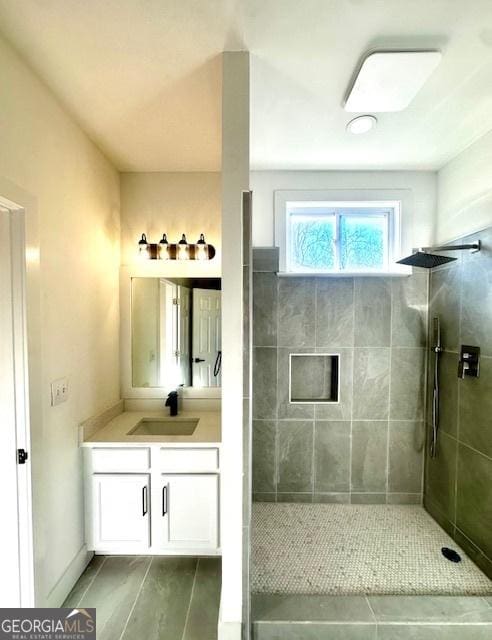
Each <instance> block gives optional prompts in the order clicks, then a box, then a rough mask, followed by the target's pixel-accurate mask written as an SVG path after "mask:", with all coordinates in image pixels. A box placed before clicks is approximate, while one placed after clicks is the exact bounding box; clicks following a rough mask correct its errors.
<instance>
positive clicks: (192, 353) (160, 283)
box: [131, 277, 221, 390]
mask: <svg viewBox="0 0 492 640" xmlns="http://www.w3.org/2000/svg"><path fill="white" fill-rule="evenodd" d="M131 296H132V298H131V330H132V333H131V336H132V384H133V386H134V387H162V388H164V389H167V390H169V389H171V388H176V387H178V386H186V387H188V386H193V387H220V384H221V376H220V364H221V362H220V349H221V346H220V345H221V326H220V324H221V322H220V316H221V311H220V308H221V292H220V280H219V279H213V278H212V279H210V278H203V279H201V278H195V279H190V278H179V279H178V278H177V279H174V278H153V277H149V278H144V277H140V278H132V288H131ZM195 361H196V362H195Z"/></svg>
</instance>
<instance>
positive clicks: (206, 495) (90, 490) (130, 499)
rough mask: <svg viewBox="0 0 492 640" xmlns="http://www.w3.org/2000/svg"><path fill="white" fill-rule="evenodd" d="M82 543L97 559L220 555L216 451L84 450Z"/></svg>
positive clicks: (158, 447)
mask: <svg viewBox="0 0 492 640" xmlns="http://www.w3.org/2000/svg"><path fill="white" fill-rule="evenodd" d="M84 457H85V459H84V469H85V497H86V514H85V515H86V540H87V546H88V549H89V550H93V551H95V552H96V553H99V554H126V553H128V554H139V553H141V554H153V555H166V554H169V555H197V554H200V555H219V554H220V542H219V470H220V467H219V464H220V450H219V446H218V445H217V446H209V445H207V444H203V445H199V444H196V445H193V446H185V445H176V446H174V445H168V444H163V443H152V444H149V445H142V446H139V445H131V446H130V445H128V446H127V445H126V444H123V443H114V444H113V443H107V444H106V443H105V444H104V445H99V444H96V443H91V444H90V445H85V447H84Z"/></svg>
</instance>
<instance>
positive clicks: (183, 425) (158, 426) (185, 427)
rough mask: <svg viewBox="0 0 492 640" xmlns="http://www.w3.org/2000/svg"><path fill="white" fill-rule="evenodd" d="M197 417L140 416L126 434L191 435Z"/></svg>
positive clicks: (196, 422)
mask: <svg viewBox="0 0 492 640" xmlns="http://www.w3.org/2000/svg"><path fill="white" fill-rule="evenodd" d="M198 420H199V419H198V418H174V419H173V420H169V419H166V418H142V420H140V422H139V423H138V424H137V426H136V427H133V429H132V430H131V431H129V432H128V433H127V435H128V436H191V435H192V434H193V433H194V431H195V429H196V426H197V424H198Z"/></svg>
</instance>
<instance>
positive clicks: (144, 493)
mask: <svg viewBox="0 0 492 640" xmlns="http://www.w3.org/2000/svg"><path fill="white" fill-rule="evenodd" d="M147 504H148V503H147V485H145V486H144V487H142V515H143V516H145V515H146V514H147V510H148V506H147Z"/></svg>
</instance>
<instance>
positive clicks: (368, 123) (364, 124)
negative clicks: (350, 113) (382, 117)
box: [347, 115, 378, 135]
mask: <svg viewBox="0 0 492 640" xmlns="http://www.w3.org/2000/svg"><path fill="white" fill-rule="evenodd" d="M377 122H378V120H377V118H376V117H375V116H369V115H366V116H358V117H357V118H354V119H353V120H351V121H350V122H349V123H348V124H347V131H348V132H349V133H353V134H355V135H358V134H359V133H367V132H368V131H370V130H371V129H374V127H375V126H376V124H377Z"/></svg>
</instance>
